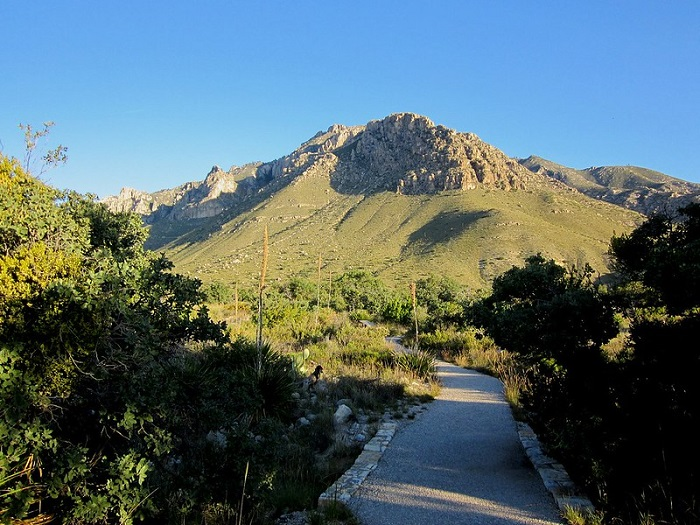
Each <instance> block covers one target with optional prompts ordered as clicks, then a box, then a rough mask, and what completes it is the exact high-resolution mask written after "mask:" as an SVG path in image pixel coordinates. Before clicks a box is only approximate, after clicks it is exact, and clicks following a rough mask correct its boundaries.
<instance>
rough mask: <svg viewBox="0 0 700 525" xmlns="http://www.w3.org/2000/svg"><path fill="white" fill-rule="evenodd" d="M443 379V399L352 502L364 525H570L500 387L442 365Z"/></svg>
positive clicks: (402, 436) (396, 443)
mask: <svg viewBox="0 0 700 525" xmlns="http://www.w3.org/2000/svg"><path fill="white" fill-rule="evenodd" d="M438 374H439V377H440V380H441V381H442V384H443V386H442V391H441V394H440V396H439V397H438V398H437V399H436V400H435V401H433V402H432V403H431V404H430V407H429V408H428V410H427V411H426V412H425V413H423V414H421V415H420V416H419V417H418V418H417V419H416V420H415V421H413V422H411V423H410V424H408V425H406V426H405V427H403V428H401V429H400V430H398V431H397V432H396V434H395V435H393V437H392V438H390V439H391V444H390V446H386V447H381V448H382V449H383V450H382V455H381V457H380V458H378V459H377V463H376V468H373V469H370V471H369V472H367V473H366V474H364V475H363V477H362V481H361V483H360V486H359V487H358V488H357V490H355V491H354V493H353V494H352V496H351V497H350V498H349V506H350V508H351V509H352V510H353V511H354V512H355V514H356V516H357V517H358V518H359V519H360V520H361V521H362V523H363V524H364V525H385V524H386V525H390V524H392V525H393V524H402V525H410V524H431V525H453V524H470V525H475V524H489V525H490V524H506V523H507V524H555V523H556V524H560V523H563V521H562V519H561V514H560V511H559V509H558V507H557V504H556V503H555V499H554V498H553V496H552V493H551V492H550V491H549V490H547V488H545V485H544V483H543V479H542V478H541V477H540V475H539V474H538V471H537V470H535V469H534V468H533V465H532V463H531V461H530V460H529V459H528V457H527V456H526V455H525V452H524V449H523V444H522V443H521V440H520V438H519V435H518V429H517V427H516V423H515V421H514V420H513V417H512V414H511V410H510V407H509V406H508V404H507V403H506V401H505V399H504V397H503V386H502V384H501V382H500V381H499V380H497V379H495V378H493V377H490V376H486V375H483V374H480V373H478V372H475V371H473V370H466V369H463V368H459V367H457V366H454V365H451V364H448V363H445V362H441V361H439V362H438ZM368 452H369V451H368Z"/></svg>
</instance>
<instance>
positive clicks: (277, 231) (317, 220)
mask: <svg viewBox="0 0 700 525" xmlns="http://www.w3.org/2000/svg"><path fill="white" fill-rule="evenodd" d="M526 161H527V162H526ZM640 170H641V169H640ZM641 173H643V172H640V177H641ZM596 177H598V178H596ZM605 177H608V179H609V180H611V181H612V180H614V181H615V184H620V185H622V184H624V182H621V181H622V179H623V176H622V175H619V176H618V175H617V174H616V172H615V170H614V169H612V171H610V170H609V171H608V172H602V171H597V172H593V171H592V172H590V173H589V172H587V171H585V170H584V171H579V170H571V169H569V168H564V167H561V166H557V165H555V164H554V163H550V162H548V161H545V160H544V159H536V158H535V157H530V158H529V161H528V159H525V160H521V161H518V160H516V159H512V158H510V157H508V156H507V155H505V154H504V153H503V152H502V151H500V150H498V149H497V148H495V147H493V146H491V145H489V144H487V143H485V142H483V141H482V140H481V139H479V137H477V136H476V135H474V134H473V133H461V132H458V131H455V130H451V129H448V128H446V127H444V126H440V125H435V124H434V123H433V122H431V121H430V120H429V119H428V118H426V117H423V116H420V115H415V114H411V113H400V114H395V115H390V116H388V117H386V118H384V119H381V120H376V121H372V122H369V123H368V124H366V125H364V126H352V127H349V126H342V125H333V126H331V127H330V128H328V129H327V130H326V131H321V132H319V133H317V134H316V135H315V136H314V137H312V138H311V139H309V140H308V141H306V142H304V143H303V144H301V146H300V147H299V148H297V149H296V150H295V151H294V152H292V153H290V154H289V155H287V156H284V157H281V158H279V159H277V160H274V161H272V162H266V163H254V164H248V165H246V166H243V167H233V168H231V169H229V170H228V171H224V170H222V169H221V168H218V167H214V168H213V169H212V170H211V171H210V172H209V174H208V175H207V176H206V177H205V179H204V180H203V181H201V182H190V183H188V184H185V185H182V186H179V187H177V188H175V189H172V190H163V191H160V192H156V193H153V194H145V193H141V192H137V191H136V190H133V189H125V190H122V192H121V193H120V195H119V196H116V197H110V198H108V199H106V202H107V204H108V206H109V207H110V208H111V209H113V210H119V211H122V210H133V211H136V212H138V213H141V214H142V216H143V217H144V221H145V222H146V224H148V226H149V228H150V238H149V241H148V247H149V248H151V249H155V250H160V251H165V252H166V254H167V255H168V257H169V258H170V259H171V260H172V261H173V262H174V263H175V265H176V269H177V270H178V271H181V272H185V273H191V274H193V275H196V276H198V277H200V278H201V279H202V280H204V281H212V280H224V281H228V282H234V281H236V282H241V283H244V284H245V283H250V284H252V283H254V281H255V280H256V279H257V275H258V272H259V266H260V258H261V253H262V237H263V233H262V232H263V227H264V226H265V225H267V226H268V228H269V239H270V241H269V246H270V256H269V266H268V268H269V270H268V276H269V277H270V278H271V279H275V278H278V279H286V278H288V277H290V276H293V275H306V276H308V277H314V276H315V275H317V271H318V267H317V265H318V258H319V256H320V257H321V259H322V262H323V267H324V269H323V272H324V275H326V276H328V274H329V273H330V274H338V273H341V272H344V271H347V270H349V269H366V270H370V271H373V272H375V273H377V274H379V275H380V276H381V277H382V278H384V279H385V280H387V281H389V282H394V283H396V284H399V283H403V284H405V283H407V282H409V281H410V280H413V279H416V278H420V277H424V276H427V275H430V274H445V275H449V276H451V277H453V278H454V279H456V280H458V281H460V282H462V283H464V284H466V285H469V286H471V287H473V288H483V287H487V286H488V285H489V284H490V281H491V280H492V279H493V277H494V276H496V275H499V274H500V273H502V272H503V271H505V270H507V269H509V268H510V267H511V266H512V265H517V264H522V262H523V259H524V258H525V257H527V256H529V255H533V254H535V253H538V252H541V253H543V254H544V255H545V256H547V257H551V258H553V259H555V260H557V261H559V262H561V263H563V264H567V265H571V264H582V263H584V262H588V263H590V264H591V265H592V266H593V267H594V268H595V269H596V270H597V271H599V272H600V273H601V274H605V273H606V272H607V260H606V255H605V254H606V251H607V247H608V243H609V240H610V237H611V236H612V235H613V234H615V233H617V234H620V233H623V232H626V231H629V230H631V229H632V228H633V227H634V226H635V225H637V224H639V222H641V220H642V219H643V216H642V215H641V214H639V213H637V212H635V211H633V210H631V209H626V208H624V207H621V206H619V205H613V204H610V203H608V202H605V201H603V200H602V198H592V197H591V196H588V195H586V194H584V193H585V190H587V189H588V188H587V186H586V185H588V187H590V189H591V190H592V189H598V188H599V187H602V188H605V186H604V182H605ZM650 180H651V179H650ZM663 182H665V180H664V181H663ZM610 192H613V190H612V189H610ZM603 193H604V192H603Z"/></svg>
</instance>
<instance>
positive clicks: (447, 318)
mask: <svg viewBox="0 0 700 525" xmlns="http://www.w3.org/2000/svg"><path fill="white" fill-rule="evenodd" d="M416 299H417V302H418V304H420V305H421V306H423V307H424V308H426V309H427V312H428V318H427V319H426V321H425V325H426V326H425V329H426V330H428V331H433V330H439V329H445V328H447V327H448V326H452V325H458V324H461V322H462V320H463V317H464V313H463V310H464V303H465V302H466V300H467V292H466V289H464V288H463V287H461V286H460V285H459V284H458V283H457V282H455V281H453V280H452V279H450V278H449V277H446V276H442V277H436V276H434V275H431V276H430V277H428V278H426V279H420V280H418V281H417V282H416Z"/></svg>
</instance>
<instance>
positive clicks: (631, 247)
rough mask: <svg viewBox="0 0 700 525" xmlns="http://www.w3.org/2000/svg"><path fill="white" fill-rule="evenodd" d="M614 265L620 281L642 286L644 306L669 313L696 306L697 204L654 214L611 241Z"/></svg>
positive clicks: (699, 258) (699, 291)
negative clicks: (661, 306) (658, 308)
mask: <svg viewBox="0 0 700 525" xmlns="http://www.w3.org/2000/svg"><path fill="white" fill-rule="evenodd" d="M610 255H611V256H612V257H613V267H614V268H615V269H616V270H617V272H618V273H619V275H620V277H622V278H623V280H624V281H623V282H625V283H626V284H630V283H632V282H637V283H640V284H641V285H643V286H644V287H645V290H646V292H647V293H646V294H644V295H643V300H644V306H647V307H650V306H659V305H663V306H665V307H667V308H668V309H669V311H670V312H671V313H682V312H684V311H685V310H688V309H690V308H695V307H697V306H698V297H700V273H699V272H698V270H699V269H700V204H697V203H693V204H690V205H689V206H687V207H685V208H681V209H680V210H679V211H678V215H677V216H673V215H670V214H657V215H654V216H652V217H650V218H649V219H648V220H647V221H646V222H644V223H643V224H642V225H641V226H640V227H639V228H637V229H636V230H634V231H633V232H631V233H630V234H627V235H620V236H619V237H613V238H612V239H611V241H610Z"/></svg>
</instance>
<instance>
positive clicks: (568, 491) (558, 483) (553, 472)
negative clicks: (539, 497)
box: [516, 421, 595, 512]
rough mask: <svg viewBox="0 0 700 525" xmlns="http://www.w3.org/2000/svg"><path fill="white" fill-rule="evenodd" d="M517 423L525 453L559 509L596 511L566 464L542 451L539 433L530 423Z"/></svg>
mask: <svg viewBox="0 0 700 525" xmlns="http://www.w3.org/2000/svg"><path fill="white" fill-rule="evenodd" d="M516 424H517V427H518V436H519V437H520V442H521V443H522V445H523V448H524V449H525V455H526V456H527V457H528V459H529V460H530V462H531V463H532V466H533V467H534V468H535V470H537V472H538V473H539V475H540V478H542V482H543V483H544V486H545V487H546V488H547V490H548V491H549V492H550V493H551V494H552V496H553V497H554V501H555V502H556V504H557V507H559V510H560V511H561V512H564V511H566V510H567V508H571V509H573V510H576V511H579V512H594V511H595V507H594V506H593V503H591V501H590V500H589V499H588V498H587V497H586V496H585V495H583V494H582V493H581V492H580V491H579V489H578V488H577V487H576V485H575V484H574V483H573V482H572V481H571V479H570V478H569V475H568V473H567V472H566V469H565V468H564V466H563V465H562V464H561V463H559V462H558V461H556V460H554V459H552V458H550V457H549V456H547V455H546V454H544V453H543V452H542V448H541V447H540V442H539V440H538V439H537V435H536V434H535V431H534V430H532V428H531V427H530V425H528V424H527V423H523V422H521V421H517V422H516Z"/></svg>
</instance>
